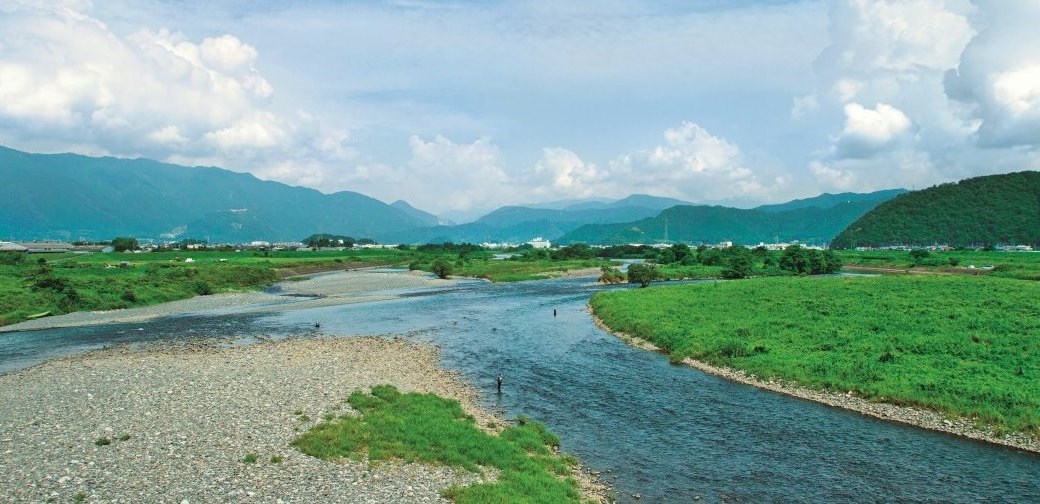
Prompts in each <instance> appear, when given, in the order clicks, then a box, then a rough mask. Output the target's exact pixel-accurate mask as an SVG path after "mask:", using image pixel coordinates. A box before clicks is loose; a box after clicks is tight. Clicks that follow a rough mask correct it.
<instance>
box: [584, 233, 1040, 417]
mask: <svg viewBox="0 0 1040 504" xmlns="http://www.w3.org/2000/svg"><path fill="white" fill-rule="evenodd" d="M901 255H902V257H904V258H905V257H906V255H905V253H902V254H901ZM904 260H905V259H904ZM1037 299H1040V283H1037V282H1032V281H1022V280H1012V279H1002V278H989V277H985V276H983V277H974V276H925V275H902V276H883V277H876V278H837V277H835V278H759V279H752V280H745V281H741V282H719V283H715V284H689V285H681V286H667V287H659V288H656V289H646V290H642V289H636V290H629V291H613V292H603V293H599V294H597V295H596V296H595V297H593V299H592V301H591V305H592V308H593V310H594V311H595V313H596V315H597V316H599V317H600V318H601V319H602V320H603V321H604V322H605V323H606V324H607V325H608V326H610V327H611V328H613V329H614V330H617V331H621V332H625V333H628V334H632V335H635V336H639V337H642V338H645V339H648V340H650V341H652V342H654V343H655V344H657V345H658V346H660V347H662V348H663V349H665V351H667V352H668V353H669V354H671V355H672V356H673V359H674V358H680V359H681V358H683V357H692V358H694V359H699V360H703V361H707V362H709V363H712V364H716V365H724V366H730V367H734V368H737V369H743V370H746V371H748V372H750V373H753V374H755V375H756V376H759V377H762V378H769V377H779V378H783V379H785V380H791V381H796V382H798V384H800V385H803V386H808V387H815V388H827V389H831V390H837V391H849V390H852V391H855V392H856V394H858V395H860V396H863V397H866V398H869V399H874V400H884V401H890V402H894V403H896V404H909V405H918V406H923V407H927V408H932V409H936V410H938V411H941V412H945V413H948V414H951V415H956V416H965V417H971V418H976V419H978V420H979V421H980V422H982V423H984V424H988V425H991V426H993V427H996V428H998V429H1007V430H1014V431H1025V432H1028V433H1031V434H1034V435H1038V434H1040V304H1037V302H1036V300H1037Z"/></svg>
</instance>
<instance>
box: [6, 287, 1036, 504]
mask: <svg viewBox="0 0 1040 504" xmlns="http://www.w3.org/2000/svg"><path fill="white" fill-rule="evenodd" d="M610 288H627V287H605V286H600V285H597V284H595V283H593V282H591V281H590V279H567V280H554V281H537V282H520V283H514V284H489V283H486V282H476V281H464V282H460V283H459V285H458V286H457V287H454V288H450V289H444V290H438V291H422V292H410V293H405V296H404V297H403V298H401V299H396V300H390V301H381V302H375V303H365V304H354V305H342V306H329V307H322V308H313V309H306V310H295V311H285V312H278V313H267V314H251V315H243V314H235V313H226V314H222V315H209V316H180V317H168V318H165V319H160V320H156V321H152V322H146V323H137V324H120V325H109V326H100V327H84V328H70V329H54V330H44V331H33V332H20V333H9V334H0V372H9V371H11V370H14V369H18V368H22V367H25V366H27V365H31V364H32V363H35V362H39V361H40V360H43V359H46V358H50V357H53V356H57V355H62V354H67V353H70V352H73V351H79V350H82V349H86V348H94V347H98V346H101V345H106V344H113V343H119V342H136V341H147V340H154V339H162V338H190V337H205V336H212V335H219V336H230V337H233V338H237V339H239V340H241V341H246V342H248V341H249V340H250V339H252V338H255V337H259V336H263V337H273V338H279V337H285V336H289V335H293V334H303V333H309V332H313V331H314V328H313V324H314V322H316V321H318V322H321V331H322V332H323V333H327V334H337V335H355V334H387V335H390V334H395V335H405V336H406V337H408V338H412V339H415V340H419V341H424V342H428V343H431V344H435V345H438V346H439V347H441V349H442V359H443V365H444V366H445V367H447V368H450V369H456V370H459V371H460V372H461V373H462V374H463V375H464V376H465V377H466V378H467V379H468V380H470V381H471V382H472V383H474V384H475V385H476V386H478V387H479V388H481V389H482V390H483V391H484V394H483V401H484V403H485V406H487V407H489V408H491V409H501V410H503V411H504V412H505V413H506V414H507V415H509V416H513V415H516V414H520V413H523V414H527V415H529V416H531V417H534V418H538V419H540V420H542V421H543V422H545V423H546V424H547V425H548V426H549V428H550V429H552V430H553V431H555V432H556V433H558V434H559V435H560V436H561V438H562V440H563V448H564V450H565V451H567V452H569V453H573V454H575V455H577V456H578V457H580V458H581V459H582V460H583V461H584V463H585V465H586V466H587V467H588V468H589V469H592V470H596V471H601V472H602V474H601V478H602V479H604V480H605V481H607V482H609V483H612V484H613V485H614V486H615V488H616V489H617V493H618V496H619V498H620V499H621V501H622V502H636V499H635V497H633V496H634V495H639V496H640V497H641V499H640V501H642V502H691V501H693V500H694V499H695V498H697V497H700V498H701V499H702V501H704V502H720V501H729V502H775V501H784V502H790V501H796V502H798V501H800V502H821V501H823V502H840V501H853V502H878V501H885V502H891V501H899V502H977V501H996V502H1036V501H1037V500H1038V499H1040V457H1038V456H1037V455H1035V454H1030V453H1024V452H1020V451H1017V450H1013V449H1006V448H1001V447H997V446H992V445H988V444H984V443H980V442H975V441H970V440H965V439H960V438H956V437H953V436H949V435H946V434H940V433H935V432H930V431H926V430H922V429H917V428H913V427H907V426H903V425H898V424H892V423H888V422H884V421H881V420H877V419H873V418H870V417H865V416H862V415H860V414H858V413H850V412H846V411H842V410H838V409H834V408H830V407H826V406H822V405H818V404H815V403H812V402H808V401H803V400H800V399H794V398H790V397H786V396H781V395H777V394H773V393H769V392H763V391H760V390H757V389H755V388H752V387H748V386H744V385H739V384H735V383H731V382H728V381H726V380H723V379H720V378H717V377H714V376H710V375H706V374H704V373H701V372H699V371H696V370H694V369H691V368H688V367H685V366H676V365H672V364H670V363H669V361H668V359H667V358H666V357H665V356H663V355H660V354H657V353H653V352H647V351H643V350H638V349H635V348H632V347H629V346H627V345H626V344H624V343H623V342H621V341H620V340H618V339H617V338H615V337H613V336H611V335H609V334H607V333H606V332H604V331H602V330H600V329H599V328H597V327H595V325H593V323H592V320H591V317H590V315H589V314H588V312H587V308H586V305H587V303H588V300H589V297H590V296H591V295H592V294H593V293H595V292H596V291H598V290H602V289H610ZM554 309H555V310H556V311H557V315H556V316H555V317H554V316H553V310H554ZM498 374H502V376H503V377H504V386H503V394H502V395H501V396H499V395H497V394H496V393H495V390H494V388H495V377H496V376H497V375H498ZM347 392H348V391H344V394H346V393H347Z"/></svg>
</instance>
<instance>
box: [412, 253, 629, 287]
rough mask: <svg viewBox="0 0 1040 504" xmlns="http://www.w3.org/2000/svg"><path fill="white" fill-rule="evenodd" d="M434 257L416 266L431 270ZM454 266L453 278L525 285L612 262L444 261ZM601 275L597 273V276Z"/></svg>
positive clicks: (548, 260)
mask: <svg viewBox="0 0 1040 504" xmlns="http://www.w3.org/2000/svg"><path fill="white" fill-rule="evenodd" d="M434 259H435V258H433V257H430V258H427V260H418V261H415V264H413V266H416V267H418V268H419V269H421V270H423V271H430V266H431V264H432V263H433V260H434ZM443 259H445V260H447V261H448V262H449V263H450V264H451V269H452V276H463V277H471V278H484V279H487V280H491V281H492V282H522V281H526V280H541V279H546V278H552V277H554V276H557V275H560V274H562V273H566V272H568V271H572V270H578V269H589V268H592V269H599V268H600V267H601V266H609V265H610V261H608V260H605V259H580V260H551V259H540V260H534V261H526V260H499V259H487V258H474V259H466V260H464V261H462V264H459V262H458V261H457V259H452V258H443ZM597 274H598V273H597Z"/></svg>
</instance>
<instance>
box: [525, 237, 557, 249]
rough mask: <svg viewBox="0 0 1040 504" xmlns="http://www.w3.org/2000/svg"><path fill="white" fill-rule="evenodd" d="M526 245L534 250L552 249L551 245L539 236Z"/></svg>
mask: <svg viewBox="0 0 1040 504" xmlns="http://www.w3.org/2000/svg"><path fill="white" fill-rule="evenodd" d="M527 244H528V245H530V246H532V247H534V248H536V249H547V248H549V247H552V243H549V240H546V239H545V238H542V237H541V236H539V237H537V238H535V239H533V240H531V241H529V242H527Z"/></svg>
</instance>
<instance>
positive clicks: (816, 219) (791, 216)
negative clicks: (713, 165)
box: [559, 200, 878, 244]
mask: <svg viewBox="0 0 1040 504" xmlns="http://www.w3.org/2000/svg"><path fill="white" fill-rule="evenodd" d="M877 204H878V201H876V200H871V201H860V202H854V203H841V204H838V205H835V206H833V207H830V208H817V207H808V208H796V209H793V210H786V211H782V212H767V211H762V210H758V209H751V210H745V209H739V208H729V207H721V206H688V205H684V206H676V207H672V208H669V209H667V210H665V211H663V212H661V213H660V214H659V215H657V216H656V217H652V218H649V219H643V220H640V221H636V222H630V223H624V224H608V225H589V226H582V227H580V228H578V229H576V230H574V231H572V232H570V233H567V234H566V235H564V236H563V237H562V238H560V239H559V242H560V243H578V242H583V243H588V244H608V243H656V242H668V241H672V242H686V243H718V242H722V241H732V242H734V243H738V244H756V243H760V242H767V243H771V242H790V241H794V240H798V241H800V242H802V243H814V244H824V243H827V242H828V241H830V239H831V238H832V237H833V236H834V235H835V234H836V233H838V232H839V231H841V230H842V229H843V228H844V227H845V226H847V225H848V223H849V222H852V221H853V220H855V219H856V218H857V217H859V216H861V215H863V214H864V213H866V212H867V211H869V210H870V209H872V208H874V206H876V205H877Z"/></svg>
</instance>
